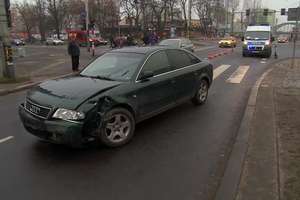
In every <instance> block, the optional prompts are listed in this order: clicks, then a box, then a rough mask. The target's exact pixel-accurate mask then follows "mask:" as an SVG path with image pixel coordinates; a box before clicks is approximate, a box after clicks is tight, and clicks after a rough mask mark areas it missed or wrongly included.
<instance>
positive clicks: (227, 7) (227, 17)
mask: <svg viewBox="0 0 300 200" xmlns="http://www.w3.org/2000/svg"><path fill="white" fill-rule="evenodd" d="M225 3H226V29H225V30H226V31H225V32H228V21H229V0H225Z"/></svg>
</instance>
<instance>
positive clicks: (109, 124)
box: [99, 108, 135, 147]
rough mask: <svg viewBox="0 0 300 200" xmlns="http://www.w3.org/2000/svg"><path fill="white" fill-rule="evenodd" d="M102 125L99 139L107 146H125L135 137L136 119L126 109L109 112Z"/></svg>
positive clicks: (115, 109)
mask: <svg viewBox="0 0 300 200" xmlns="http://www.w3.org/2000/svg"><path fill="white" fill-rule="evenodd" d="M101 124H102V125H101V127H100V128H99V139H100V142H101V143H102V144H104V145H105V146H108V147H119V146H122V145H125V144H126V143H128V142H129V141H130V140H131V138H132V137H133V135H134V130H135V119H134V117H133V115H132V114H131V112H129V111H128V110H126V109H124V108H114V109H112V110H110V111H108V112H107V113H106V114H105V116H104V118H103V122H102V123H101ZM122 137H123V138H122Z"/></svg>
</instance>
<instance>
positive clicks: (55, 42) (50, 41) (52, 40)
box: [46, 38, 64, 45]
mask: <svg viewBox="0 0 300 200" xmlns="http://www.w3.org/2000/svg"><path fill="white" fill-rule="evenodd" d="M63 44H64V41H62V40H59V39H55V38H47V39H46V45H63Z"/></svg>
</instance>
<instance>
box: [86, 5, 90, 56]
mask: <svg viewBox="0 0 300 200" xmlns="http://www.w3.org/2000/svg"><path fill="white" fill-rule="evenodd" d="M89 24H90V19H89V0H85V30H86V34H87V43H86V44H87V51H88V52H90V37H89V35H90V31H89Z"/></svg>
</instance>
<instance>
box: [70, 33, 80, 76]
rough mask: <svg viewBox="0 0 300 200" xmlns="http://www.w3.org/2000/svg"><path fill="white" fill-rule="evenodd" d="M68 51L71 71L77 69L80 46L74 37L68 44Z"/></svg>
mask: <svg viewBox="0 0 300 200" xmlns="http://www.w3.org/2000/svg"><path fill="white" fill-rule="evenodd" d="M68 53H69V55H70V56H71V59H72V70H73V72H77V71H79V57H80V48H79V46H78V44H77V42H76V38H75V37H72V38H71V41H70V42H69V46H68Z"/></svg>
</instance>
